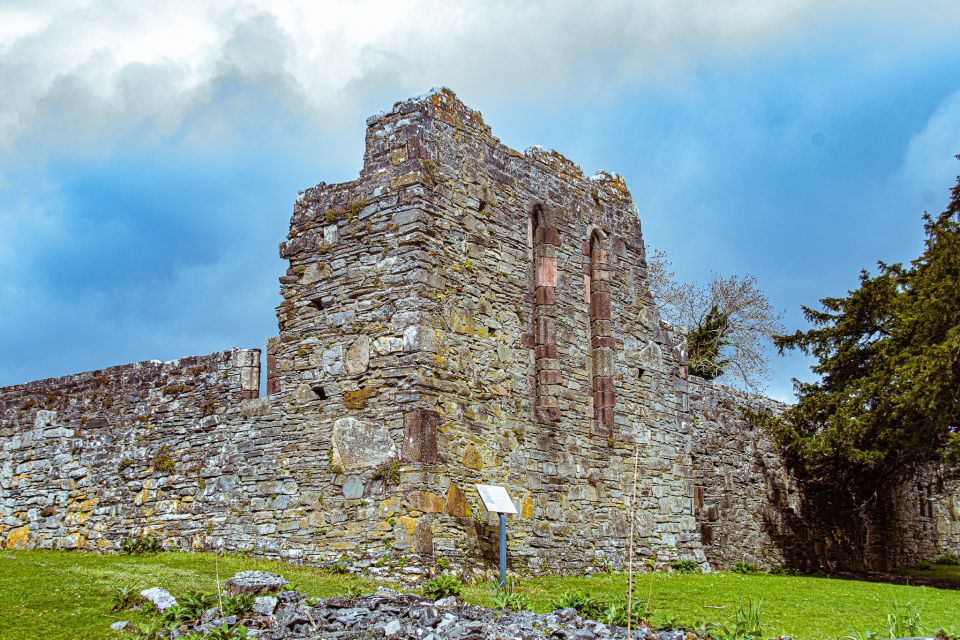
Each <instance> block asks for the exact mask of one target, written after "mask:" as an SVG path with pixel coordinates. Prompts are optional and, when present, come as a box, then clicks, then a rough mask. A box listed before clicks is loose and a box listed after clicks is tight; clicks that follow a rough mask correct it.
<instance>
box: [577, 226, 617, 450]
mask: <svg viewBox="0 0 960 640" xmlns="http://www.w3.org/2000/svg"><path fill="white" fill-rule="evenodd" d="M587 233H588V237H589V239H588V240H587V242H586V243H585V245H584V253H585V254H586V260H585V265H584V289H585V292H586V293H585V302H586V304H587V307H588V309H589V316H590V322H589V330H588V332H587V335H588V336H589V346H588V354H589V356H590V362H591V364H590V376H591V389H592V397H591V401H592V403H591V404H592V412H591V413H592V416H591V417H592V418H593V420H595V421H596V423H597V426H598V428H599V429H601V430H603V431H605V432H606V434H607V437H611V438H612V437H613V432H614V427H613V415H614V408H615V407H616V394H615V393H614V390H613V355H614V340H613V327H612V322H611V315H612V314H611V307H610V276H611V271H610V265H609V250H608V246H609V239H608V237H607V234H606V232H604V231H603V229H601V228H600V227H597V226H591V227H590V228H589V229H588V230H587Z"/></svg>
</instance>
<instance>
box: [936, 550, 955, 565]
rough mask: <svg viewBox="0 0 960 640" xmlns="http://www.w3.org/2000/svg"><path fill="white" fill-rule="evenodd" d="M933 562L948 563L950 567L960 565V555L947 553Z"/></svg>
mask: <svg viewBox="0 0 960 640" xmlns="http://www.w3.org/2000/svg"><path fill="white" fill-rule="evenodd" d="M933 564H940V565H946V566H948V567H960V555H957V554H956V553H945V554H943V555H942V556H940V557H939V558H937V559H936V560H934V561H933Z"/></svg>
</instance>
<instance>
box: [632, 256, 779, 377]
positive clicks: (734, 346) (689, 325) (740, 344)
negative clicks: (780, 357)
mask: <svg viewBox="0 0 960 640" xmlns="http://www.w3.org/2000/svg"><path fill="white" fill-rule="evenodd" d="M647 256H648V258H647V277H648V283H649V286H650V292H651V293H652V294H653V300H654V304H655V305H656V306H657V309H658V311H659V312H660V316H661V317H662V318H663V319H664V320H665V321H666V322H668V323H669V324H671V325H672V326H674V327H675V328H677V329H679V330H681V331H682V332H684V333H685V334H686V335H687V336H688V339H689V341H690V342H691V344H689V345H688V354H689V361H688V367H689V368H690V370H691V371H692V372H697V373H699V374H701V375H703V376H704V377H706V378H709V379H718V380H720V381H722V382H726V383H729V384H733V385H734V386H739V387H743V388H746V389H749V390H751V391H759V390H761V389H762V388H763V386H764V383H765V381H766V380H767V379H768V378H769V374H770V363H769V360H768V359H767V356H766V347H767V345H768V344H769V343H770V342H769V341H770V340H771V339H772V337H773V336H774V335H777V334H780V333H783V327H782V326H781V324H780V319H781V317H782V315H783V314H782V313H779V312H777V311H776V309H774V308H773V305H771V304H770V300H769V299H768V298H767V296H766V295H765V294H764V293H763V292H762V291H760V289H759V288H758V286H757V279H756V277H755V276H752V275H750V274H747V275H744V276H727V277H724V276H720V275H718V274H716V273H712V274H711V275H710V282H709V283H708V284H707V285H706V286H703V285H700V284H693V283H683V282H678V281H677V279H676V275H675V274H674V272H673V271H672V270H671V269H670V267H671V263H670V260H669V259H668V258H667V255H666V253H664V252H663V251H661V250H659V249H656V250H653V251H651V250H650V249H649V247H648V248H647ZM693 342H695V344H692V343H693Z"/></svg>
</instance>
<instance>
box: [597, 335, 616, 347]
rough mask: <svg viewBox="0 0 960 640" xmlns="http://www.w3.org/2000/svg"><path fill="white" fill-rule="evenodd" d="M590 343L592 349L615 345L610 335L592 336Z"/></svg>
mask: <svg viewBox="0 0 960 640" xmlns="http://www.w3.org/2000/svg"><path fill="white" fill-rule="evenodd" d="M592 344H593V348H594V349H601V348H604V347H606V348H609V349H613V348H614V347H615V346H617V343H616V341H615V340H614V339H613V338H611V337H610V336H594V337H593V340H592Z"/></svg>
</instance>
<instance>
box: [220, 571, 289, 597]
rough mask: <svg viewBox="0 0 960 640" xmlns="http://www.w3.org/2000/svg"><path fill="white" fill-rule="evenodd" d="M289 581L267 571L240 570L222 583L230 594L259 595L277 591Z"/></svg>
mask: <svg viewBox="0 0 960 640" xmlns="http://www.w3.org/2000/svg"><path fill="white" fill-rule="evenodd" d="M288 584H289V583H288V582H287V579H286V578H284V577H283V576H278V575H277V574H275V573H269V572H267V571H241V572H240V573H238V574H237V575H235V576H233V577H232V578H230V579H229V580H227V581H226V582H225V583H224V585H223V586H224V588H225V589H226V591H227V593H229V594H230V595H237V594H243V595H260V594H263V593H277V592H278V591H282V590H283V588H284V587H286V586H287V585H288Z"/></svg>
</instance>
